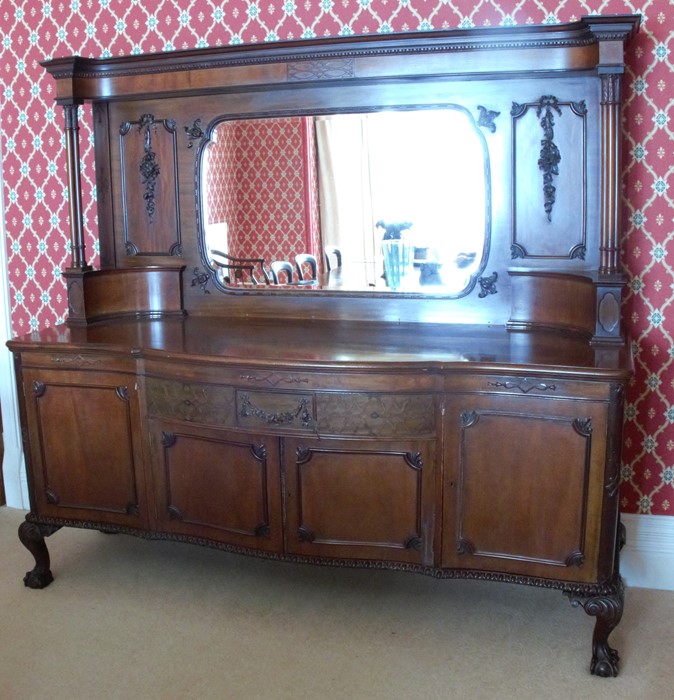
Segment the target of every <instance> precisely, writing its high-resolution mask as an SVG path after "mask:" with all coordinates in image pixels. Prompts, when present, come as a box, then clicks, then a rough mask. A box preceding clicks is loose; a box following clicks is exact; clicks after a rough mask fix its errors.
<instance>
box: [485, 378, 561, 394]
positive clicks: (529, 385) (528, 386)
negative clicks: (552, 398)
mask: <svg viewBox="0 0 674 700" xmlns="http://www.w3.org/2000/svg"><path fill="white" fill-rule="evenodd" d="M487 386H495V387H497V388H498V389H519V390H520V391H521V392H522V393H523V394H528V393H529V392H530V391H557V385H556V384H546V383H545V382H532V381H531V380H530V379H522V380H521V381H519V382H487Z"/></svg>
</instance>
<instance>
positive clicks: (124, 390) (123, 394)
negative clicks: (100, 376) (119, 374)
mask: <svg viewBox="0 0 674 700" xmlns="http://www.w3.org/2000/svg"><path fill="white" fill-rule="evenodd" d="M115 394H117V397H118V398H119V399H121V400H122V401H128V400H129V387H126V386H118V387H115Z"/></svg>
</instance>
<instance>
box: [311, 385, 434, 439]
mask: <svg viewBox="0 0 674 700" xmlns="http://www.w3.org/2000/svg"><path fill="white" fill-rule="evenodd" d="M316 403H317V413H318V427H319V432H320V433H321V434H322V435H354V436H358V437H361V436H362V437H366V436H367V437H430V436H432V435H434V434H435V432H436V428H435V399H434V396H433V395H432V394H355V393H354V394H319V395H318V396H317V399H316Z"/></svg>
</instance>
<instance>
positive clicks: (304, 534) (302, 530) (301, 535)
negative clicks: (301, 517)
mask: <svg viewBox="0 0 674 700" xmlns="http://www.w3.org/2000/svg"><path fill="white" fill-rule="evenodd" d="M297 539H298V540H299V541H300V542H313V541H314V540H315V539H316V535H315V534H314V533H313V532H312V531H311V530H310V529H309V528H308V527H307V526H306V525H302V526H300V527H299V528H297Z"/></svg>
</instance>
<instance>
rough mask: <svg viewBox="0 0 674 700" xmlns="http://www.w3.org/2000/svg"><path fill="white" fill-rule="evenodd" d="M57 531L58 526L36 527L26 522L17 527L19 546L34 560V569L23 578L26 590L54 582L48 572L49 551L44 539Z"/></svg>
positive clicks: (44, 586) (35, 524)
mask: <svg viewBox="0 0 674 700" xmlns="http://www.w3.org/2000/svg"><path fill="white" fill-rule="evenodd" d="M58 529H59V526H56V525H38V524H37V523H32V522H29V521H27V520H26V521H24V522H22V523H21V525H20V526H19V539H20V540H21V544H23V546H24V547H25V548H26V549H27V550H28V551H29V552H30V553H31V554H32V555H33V557H34V558H35V568H33V569H32V570H31V571H29V572H27V573H26V575H25V576H24V577H23V584H24V586H26V587H27V588H36V589H39V588H46V587H47V586H48V585H49V584H50V583H51V582H52V581H53V580H54V577H53V576H52V573H51V570H50V562H49V551H48V550H47V545H46V544H45V541H44V538H45V537H48V536H49V535H51V534H53V533H54V532H56V531H57V530H58Z"/></svg>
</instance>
